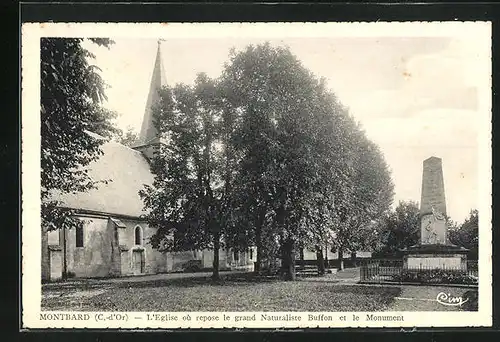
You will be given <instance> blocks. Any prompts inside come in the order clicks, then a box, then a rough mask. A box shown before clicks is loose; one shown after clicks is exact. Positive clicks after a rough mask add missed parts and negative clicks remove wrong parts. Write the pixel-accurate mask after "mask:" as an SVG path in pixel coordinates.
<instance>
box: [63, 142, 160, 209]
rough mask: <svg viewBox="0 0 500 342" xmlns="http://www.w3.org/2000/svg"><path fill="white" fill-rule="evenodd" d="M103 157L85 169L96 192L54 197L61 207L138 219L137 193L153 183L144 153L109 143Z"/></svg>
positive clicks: (104, 146)
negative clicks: (95, 182) (106, 181)
mask: <svg viewBox="0 0 500 342" xmlns="http://www.w3.org/2000/svg"><path fill="white" fill-rule="evenodd" d="M101 149H102V151H103V152H104V154H103V155H102V156H100V157H99V159H98V160H96V161H94V162H92V163H91V164H89V165H88V166H87V168H88V170H89V175H90V177H92V179H93V180H95V181H99V180H101V181H105V180H109V182H108V183H107V184H105V183H99V184H98V185H97V188H96V189H92V190H89V191H87V192H81V193H77V194H60V193H59V194H55V195H54V197H53V199H54V200H58V201H61V202H62V206H63V207H67V208H72V209H79V210H84V211H85V210H86V211H95V212H101V213H107V214H115V215H124V216H133V217H139V216H141V215H142V214H145V212H144V211H143V206H144V204H143V201H142V199H141V198H140V196H139V191H140V190H142V189H144V185H145V184H146V185H152V184H153V174H152V173H151V170H150V167H149V163H148V161H147V160H146V158H145V157H144V156H143V154H142V153H141V152H139V151H136V150H133V149H131V148H129V147H127V146H125V145H122V144H119V143H116V142H113V141H110V142H106V143H104V144H103V145H102V146H101Z"/></svg>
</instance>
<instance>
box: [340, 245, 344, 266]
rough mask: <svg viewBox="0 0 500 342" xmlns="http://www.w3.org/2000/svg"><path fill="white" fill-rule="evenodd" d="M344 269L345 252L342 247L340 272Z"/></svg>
mask: <svg viewBox="0 0 500 342" xmlns="http://www.w3.org/2000/svg"><path fill="white" fill-rule="evenodd" d="M343 269H344V251H343V249H342V247H339V270H340V271H342V270H343Z"/></svg>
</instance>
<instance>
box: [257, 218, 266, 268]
mask: <svg viewBox="0 0 500 342" xmlns="http://www.w3.org/2000/svg"><path fill="white" fill-rule="evenodd" d="M265 215H266V212H265V209H261V211H260V213H259V219H258V222H257V227H255V228H256V229H255V245H256V247H257V261H256V262H255V268H254V272H255V273H256V274H259V273H260V272H261V269H262V226H263V225H264V219H265Z"/></svg>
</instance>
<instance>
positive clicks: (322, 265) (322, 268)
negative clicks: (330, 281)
mask: <svg viewBox="0 0 500 342" xmlns="http://www.w3.org/2000/svg"><path fill="white" fill-rule="evenodd" d="M315 248H316V264H317V265H318V273H319V274H320V275H323V274H325V260H324V259H323V251H322V250H321V246H319V245H316V247H315Z"/></svg>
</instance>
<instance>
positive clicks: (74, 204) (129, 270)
mask: <svg viewBox="0 0 500 342" xmlns="http://www.w3.org/2000/svg"><path fill="white" fill-rule="evenodd" d="M164 85H166V75H165V70H164V68H163V63H162V57H161V48H160V44H158V51H157V54H156V60H155V63H154V68H153V73H152V77H151V85H150V89H149V95H148V98H147V101H146V109H145V113H144V118H143V123H142V127H141V132H140V136H139V141H138V143H137V144H136V146H134V147H133V148H130V147H127V146H125V145H122V144H120V143H117V142H114V141H107V142H105V143H104V144H103V145H102V147H101V149H102V151H103V155H102V156H101V157H100V158H99V159H98V160H96V161H95V162H93V163H91V164H90V165H89V166H88V168H89V175H90V176H91V177H92V179H94V180H103V181H104V180H105V181H108V182H107V183H100V184H98V186H97V188H96V189H92V190H90V191H87V192H82V193H77V194H54V198H53V199H54V200H58V201H60V202H61V203H62V207H64V208H69V209H73V210H74V211H75V213H76V215H77V216H78V218H79V219H81V220H82V221H83V227H82V228H80V229H57V230H54V231H50V232H42V261H41V262H42V279H43V280H45V281H47V280H58V279H61V278H63V275H66V276H67V277H75V278H98V277H121V276H132V275H145V274H157V273H167V272H177V271H185V270H193V269H200V270H201V269H207V270H209V269H211V268H212V262H213V251H211V250H202V251H186V252H175V253H170V252H169V253H162V252H159V251H158V250H155V249H154V248H152V246H151V245H150V243H149V239H150V237H151V236H153V235H154V234H155V229H154V228H151V227H149V226H148V224H147V222H146V220H145V219H144V214H145V212H144V209H143V206H144V205H143V201H142V199H141V198H140V196H139V191H140V190H142V189H143V188H144V185H152V183H153V178H154V176H153V174H152V172H151V170H150V166H149V161H150V159H151V157H152V155H153V152H154V150H155V148H157V147H158V145H159V144H160V143H161V141H160V138H159V136H158V134H157V132H156V129H155V127H154V126H153V118H152V111H151V107H152V106H153V105H154V104H155V103H156V102H157V101H158V97H159V96H158V89H160V88H161V87H162V86H164ZM254 261H256V252H255V251H254V250H253V249H250V250H248V251H239V252H238V251H232V250H221V251H220V268H221V270H234V269H245V270H252V269H253V264H254Z"/></svg>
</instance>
